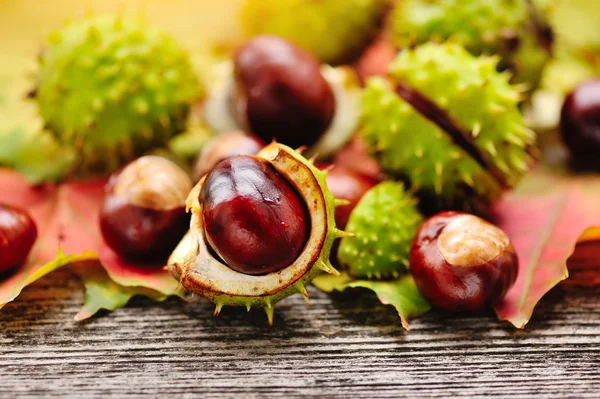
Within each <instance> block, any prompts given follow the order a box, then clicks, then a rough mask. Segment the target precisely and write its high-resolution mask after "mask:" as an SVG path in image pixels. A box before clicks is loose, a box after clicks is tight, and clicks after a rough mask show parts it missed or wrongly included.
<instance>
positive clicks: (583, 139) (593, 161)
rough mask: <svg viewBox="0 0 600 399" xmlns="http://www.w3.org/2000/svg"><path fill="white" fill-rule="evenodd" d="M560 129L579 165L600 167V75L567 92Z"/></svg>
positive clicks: (572, 157)
mask: <svg viewBox="0 0 600 399" xmlns="http://www.w3.org/2000/svg"><path fill="white" fill-rule="evenodd" d="M560 130H561V133H562V139H563V141H564V143H565V144H566V145H567V147H568V148H569V151H570V153H571V160H572V162H573V164H574V165H575V166H577V167H583V168H591V169H600V79H595V80H589V81H587V82H584V83H582V84H580V85H579V86H577V87H576V88H575V89H574V90H573V91H572V92H571V93H569V95H567V97H566V99H565V102H564V104H563V107H562V111H561V119H560Z"/></svg>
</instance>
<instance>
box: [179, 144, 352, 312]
mask: <svg viewBox="0 0 600 399" xmlns="http://www.w3.org/2000/svg"><path fill="white" fill-rule="evenodd" d="M325 176H326V172H322V171H320V170H318V169H317V168H316V167H314V166H313V165H312V164H311V163H310V162H309V161H308V160H306V159H305V158H304V157H302V156H301V155H300V154H299V153H298V152H296V151H294V150H292V149H291V148H289V147H287V146H284V145H281V144H277V143H272V144H270V145H268V146H266V147H265V148H263V149H262V150H261V151H259V152H258V153H257V154H256V155H255V156H248V155H246V156H235V157H231V158H228V159H227V160H225V161H222V162H220V163H219V164H218V165H217V166H216V167H215V168H214V169H213V170H212V171H211V172H209V173H208V174H207V175H206V176H205V177H204V178H202V179H201V180H200V182H198V184H197V185H196V186H195V187H194V188H193V189H192V191H191V192H190V195H189V196H188V198H187V202H186V203H187V208H188V210H189V211H190V212H191V214H192V219H191V222H190V231H189V233H188V234H187V235H186V237H185V238H184V239H183V240H182V241H181V243H180V244H179V245H178V247H177V248H176V250H175V251H174V252H173V255H172V256H171V258H170V259H169V266H168V269H169V270H170V271H171V273H172V274H173V276H174V277H175V278H177V279H178V280H179V281H180V283H181V285H182V286H183V287H184V288H185V289H186V290H188V291H189V292H192V293H195V294H198V295H200V296H203V297H205V298H207V299H209V300H211V301H213V302H214V303H215V304H216V310H215V314H218V313H219V312H220V310H221V308H222V307H223V306H224V305H238V306H246V307H247V308H248V309H249V308H250V307H251V306H253V305H256V306H261V307H263V308H264V309H265V311H266V313H267V315H268V317H269V322H270V323H272V320H273V309H274V308H273V305H274V304H275V303H276V302H278V301H280V300H281V299H283V298H285V297H287V296H289V295H291V294H293V293H295V292H299V293H301V294H302V295H303V296H304V297H305V298H308V293H307V291H306V288H305V285H306V284H308V283H309V282H310V281H311V280H312V278H313V277H314V276H316V275H317V274H318V273H321V272H323V271H325V272H328V273H337V272H336V271H335V269H334V268H333V267H332V266H331V263H330V262H329V253H330V251H331V246H332V244H333V241H334V240H335V239H336V238H339V237H342V236H345V233H344V232H343V231H341V230H338V229H337V228H336V226H335V220H334V207H335V200H334V199H333V196H332V195H331V193H330V192H329V190H328V189H327V185H326V183H325Z"/></svg>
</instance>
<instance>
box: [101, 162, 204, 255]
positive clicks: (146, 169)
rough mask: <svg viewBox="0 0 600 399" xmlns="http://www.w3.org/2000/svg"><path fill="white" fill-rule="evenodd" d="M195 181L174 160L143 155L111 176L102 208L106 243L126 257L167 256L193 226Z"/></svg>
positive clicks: (103, 233)
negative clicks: (190, 211) (189, 201)
mask: <svg viewBox="0 0 600 399" xmlns="http://www.w3.org/2000/svg"><path fill="white" fill-rule="evenodd" d="M191 189H192V181H191V180H190V178H189V177H188V176H187V174H186V173H185V172H184V171H183V170H181V169H180V168H179V167H178V166H177V165H175V164H174V163H173V162H171V161H169V160H167V159H165V158H162V157H158V156H144V157H141V158H139V159H137V160H135V161H133V162H132V163H130V164H129V165H127V166H126V167H125V168H123V169H122V170H121V171H120V172H117V173H116V174H114V175H113V176H111V178H110V180H109V182H108V183H107V185H106V193H105V196H104V200H103V202H102V206H101V209H100V230H101V232H102V236H103V237H104V240H105V242H106V243H107V244H108V246H109V247H111V248H112V249H113V250H114V251H115V252H116V253H117V254H119V255H120V256H121V257H123V258H125V259H127V260H131V261H139V262H152V263H156V262H157V261H158V262H160V261H161V260H164V259H166V258H167V257H168V256H169V254H170V253H171V252H172V251H173V249H174V248H175V247H176V245H177V243H178V242H179V241H180V240H181V238H182V237H183V235H184V234H185V232H186V231H187V230H188V227H189V216H188V215H187V214H186V213H185V199H186V197H187V195H188V193H189V192H190V190H191Z"/></svg>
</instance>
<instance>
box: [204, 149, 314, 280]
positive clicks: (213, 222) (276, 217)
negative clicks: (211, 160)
mask: <svg viewBox="0 0 600 399" xmlns="http://www.w3.org/2000/svg"><path fill="white" fill-rule="evenodd" d="M199 201H200V204H201V206H202V218H203V224H204V231H205V235H206V239H207V242H208V243H209V245H210V246H211V247H212V249H213V250H214V251H215V252H216V253H217V254H218V255H219V256H220V257H221V259H223V261H224V262H225V264H227V265H228V266H229V267H230V268H232V269H233V270H236V271H238V272H241V273H246V274H255V275H256V274H266V273H271V272H275V271H278V270H281V269H283V268H285V267H286V266H289V265H291V264H292V263H293V262H294V261H295V260H296V258H297V257H298V255H299V254H300V252H301V251H302V249H303V248H304V245H305V244H306V241H307V240H308V235H309V231H310V218H309V216H308V211H307V209H306V206H305V204H304V200H303V199H302V197H301V196H300V195H299V193H298V192H297V191H296V189H295V188H294V187H293V186H292V185H291V184H290V183H289V182H288V181H287V180H286V179H285V178H284V177H283V176H282V175H281V174H280V173H279V172H277V171H276V170H275V169H274V168H273V167H272V166H271V165H270V164H269V163H268V162H267V161H266V160H264V159H261V158H257V157H253V156H249V155H240V156H236V157H232V158H228V159H226V160H224V161H222V162H220V163H219V164H218V165H217V166H216V167H215V168H214V169H212V170H211V171H210V172H209V173H208V174H207V175H206V178H205V180H204V182H203V184H202V189H201V191H200V195H199Z"/></svg>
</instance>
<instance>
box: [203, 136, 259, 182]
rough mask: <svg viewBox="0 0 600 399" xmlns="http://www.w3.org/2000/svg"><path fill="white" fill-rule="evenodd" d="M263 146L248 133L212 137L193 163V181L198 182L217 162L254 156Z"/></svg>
mask: <svg viewBox="0 0 600 399" xmlns="http://www.w3.org/2000/svg"><path fill="white" fill-rule="evenodd" d="M264 146H265V143H264V142H263V141H261V140H260V139H259V138H258V137H256V136H255V135H253V134H250V133H244V132H227V133H223V134H220V135H218V136H216V137H213V138H212V139H211V140H210V141H209V142H208V143H206V144H205V145H204V146H203V147H202V150H201V151H200V155H198V158H197V159H196V162H195V163H194V181H196V182H197V181H199V180H200V179H201V178H202V176H204V175H205V174H207V173H208V172H210V170H211V169H212V168H213V167H214V166H215V165H216V164H218V163H219V162H221V161H223V160H225V159H227V158H229V157H233V156H235V155H254V154H256V153H257V152H258V151H260V150H261V148H263V147H264Z"/></svg>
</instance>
